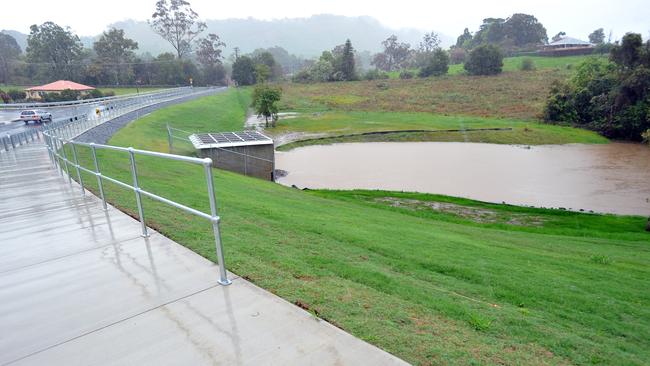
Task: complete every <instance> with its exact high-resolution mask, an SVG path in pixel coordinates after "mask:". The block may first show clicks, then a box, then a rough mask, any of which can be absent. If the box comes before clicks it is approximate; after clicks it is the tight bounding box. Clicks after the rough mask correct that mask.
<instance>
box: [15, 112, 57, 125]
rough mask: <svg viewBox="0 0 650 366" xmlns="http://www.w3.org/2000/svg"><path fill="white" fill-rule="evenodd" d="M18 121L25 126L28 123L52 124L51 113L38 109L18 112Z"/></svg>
mask: <svg viewBox="0 0 650 366" xmlns="http://www.w3.org/2000/svg"><path fill="white" fill-rule="evenodd" d="M20 120H21V121H23V122H25V124H28V123H29V122H30V121H31V122H34V123H43V122H52V113H50V112H47V111H42V110H38V109H28V110H25V111H22V112H20Z"/></svg>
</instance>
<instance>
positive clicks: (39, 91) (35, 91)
mask: <svg viewBox="0 0 650 366" xmlns="http://www.w3.org/2000/svg"><path fill="white" fill-rule="evenodd" d="M66 89H70V90H76V91H78V92H79V93H80V94H81V95H85V94H87V93H88V92H89V91H91V90H94V89H95V88H93V87H92V86H88V85H83V84H79V83H75V82H74V81H69V80H59V81H55V82H53V83H49V84H45V85H41V86H34V87H31V88H27V89H25V91H26V92H27V98H29V99H43V96H45V94H47V93H60V92H62V91H64V90H66Z"/></svg>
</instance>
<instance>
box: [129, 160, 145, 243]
mask: <svg viewBox="0 0 650 366" xmlns="http://www.w3.org/2000/svg"><path fill="white" fill-rule="evenodd" d="M129 159H130V160H131V176H132V177H133V190H134V191H135V202H136V203H137V205H138V215H139V216H140V224H141V225H142V236H143V237H145V238H146V237H148V236H149V233H148V232H147V224H146V223H145V221H144V209H143V208H142V197H141V195H140V186H139V184H138V169H137V168H136V166H135V153H134V152H133V148H132V147H129Z"/></svg>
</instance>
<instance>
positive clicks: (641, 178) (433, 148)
mask: <svg viewBox="0 0 650 366" xmlns="http://www.w3.org/2000/svg"><path fill="white" fill-rule="evenodd" d="M276 154H277V155H276V169H281V170H284V171H286V172H288V174H287V175H286V176H284V177H281V178H278V182H279V183H281V184H284V185H288V186H290V185H296V186H297V187H299V188H330V189H355V188H361V189H382V190H392V191H411V192H425V193H438V194H445V195H450V196H457V197H466V198H472V199H476V200H481V201H488V202H497V203H501V202H507V203H510V204H517V205H533V206H537V207H555V208H559V207H562V208H566V209H572V210H580V209H583V210H585V211H589V210H593V211H595V212H605V213H617V214H632V215H644V216H645V215H650V147H648V146H645V145H640V144H632V143H610V144H604V145H585V144H571V145H543V146H531V147H527V146H513V145H496V144H480V143H454V142H373V143H344V144H334V145H323V146H307V147H302V148H297V149H294V150H291V151H288V152H277V153H276Z"/></svg>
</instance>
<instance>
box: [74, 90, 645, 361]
mask: <svg viewBox="0 0 650 366" xmlns="http://www.w3.org/2000/svg"><path fill="white" fill-rule="evenodd" d="M247 98H248V96H247V95H246V94H238V92H237V91H236V90H230V91H229V92H227V93H224V94H220V95H215V96H209V97H205V98H203V99H200V100H197V101H193V102H190V103H187V104H185V105H176V106H171V107H168V108H165V109H163V110H160V111H157V112H154V113H152V114H150V115H148V116H147V117H145V118H143V119H141V120H139V121H137V122H135V123H133V124H131V125H129V126H128V127H127V128H125V129H123V130H121V131H120V132H118V134H117V135H116V136H115V137H114V138H113V139H112V140H111V141H110V143H112V144H117V145H121V146H134V147H138V148H148V149H154V150H158V151H166V140H165V134H164V127H163V126H164V124H165V123H166V122H169V120H170V119H173V122H174V124H175V125H176V126H177V127H179V128H184V129H187V130H193V129H196V130H205V131H207V130H211V131H212V130H230V129H233V126H234V125H233V124H235V123H241V119H237V120H232V119H230V118H221V117H220V116H223V115H230V116H233V118H234V117H241V116H243V114H244V111H245V106H246V105H247V103H245V101H246V99H247ZM242 101H243V102H242ZM217 111H218V113H217V114H215V113H216V112H217ZM236 121H237V122H236ZM239 127H241V125H240V126H239ZM80 155H81V157H82V163H83V164H84V165H90V164H91V162H90V160H89V156H88V152H87V151H81V154H80ZM100 160H101V164H102V170H103V171H105V172H106V173H107V174H108V175H110V176H114V177H117V178H119V179H121V180H123V181H125V182H129V181H130V175H129V166H128V156H126V155H122V154H117V153H115V152H107V151H101V154H100ZM138 169H139V172H140V174H141V182H140V183H141V185H142V186H143V187H144V188H145V189H147V190H151V191H153V192H155V193H157V194H160V195H162V196H164V197H167V198H170V199H174V200H178V201H180V202H182V203H185V204H187V205H190V206H191V207H194V208H197V209H201V210H204V211H207V210H208V209H209V208H208V202H207V198H206V195H205V192H206V189H205V188H206V187H205V182H204V181H203V173H202V169H201V168H200V167H193V166H187V165H183V164H180V163H169V162H167V161H164V162H162V161H160V160H156V159H153V158H147V157H144V158H140V157H139V158H138ZM91 178H92V177H90V176H87V177H86V181H87V182H88V183H89V184H90V185H91V186H92V184H93V183H94V179H91ZM215 186H216V188H217V199H218V205H219V210H220V215H221V216H222V218H223V241H224V245H225V255H226V261H227V263H228V266H229V269H231V270H232V271H233V272H235V273H237V274H239V275H241V276H243V277H244V278H247V279H249V280H251V281H253V282H255V283H256V284H258V285H260V286H262V287H263V288H266V289H267V290H269V291H272V292H273V293H276V294H278V295H279V296H282V297H283V298H285V299H287V300H288V301H290V302H293V303H300V304H301V305H302V306H303V307H306V308H308V309H310V311H311V312H312V313H313V314H315V315H317V316H318V317H320V318H323V319H326V320H327V321H329V322H331V323H333V324H335V325H336V326H339V327H341V328H343V329H345V330H346V331H348V332H350V333H352V334H354V335H356V336H358V337H360V338H362V339H364V340H366V341H368V342H370V343H373V344H375V345H377V346H379V347H381V348H383V349H385V350H387V351H389V352H391V353H393V354H395V355H397V356H399V357H401V358H403V359H405V360H407V361H409V362H412V363H415V364H422V365H429V364H458V365H467V364H533V365H546V364H582V365H586V364H630V365H642V364H647V363H648V361H650V310H649V309H650V293H648V291H646V289H647V288H648V287H649V286H650V266H649V265H648V264H649V263H650V236H649V235H648V233H645V232H644V231H643V227H644V218H641V217H620V216H612V215H588V214H579V213H573V212H565V211H552V210H543V209H531V208H522V207H514V206H502V205H493V204H486V203H481V202H476V201H471V200H465V199H455V198H450V197H444V196H436V195H428V194H408V193H397V192H381V191H350V192H339V191H300V190H295V189H290V188H286V187H283V186H280V185H277V184H273V183H270V182H266V181H261V180H257V179H253V178H248V177H244V176H241V175H237V174H234V173H229V172H224V171H216V172H215ZM106 192H107V196H108V197H109V201H111V203H113V204H114V205H117V206H118V207H120V208H121V209H123V210H125V211H127V212H130V213H132V214H135V212H136V210H135V202H134V197H133V193H132V192H128V191H125V190H123V189H120V188H119V187H115V186H113V185H112V184H106ZM144 205H145V208H146V212H147V215H148V223H149V225H151V226H153V227H155V228H157V229H158V230H160V231H161V232H163V233H164V234H165V235H167V236H169V237H171V238H172V239H174V240H176V241H178V242H179V243H181V244H183V245H185V246H187V247H189V248H190V249H192V250H194V251H196V252H197V253H199V254H201V255H203V256H205V257H207V258H209V259H211V260H215V256H214V248H213V246H214V243H213V239H212V233H211V228H210V226H209V225H208V223H207V222H204V221H202V220H198V219H196V218H195V217H193V216H188V215H187V214H184V213H182V212H179V211H178V210H176V209H173V208H170V207H167V206H163V205H161V204H158V203H156V202H152V201H150V200H148V199H145V202H144Z"/></svg>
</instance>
